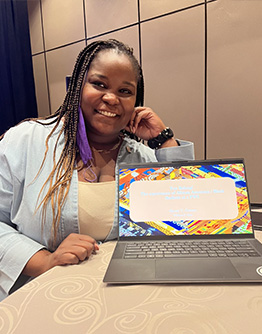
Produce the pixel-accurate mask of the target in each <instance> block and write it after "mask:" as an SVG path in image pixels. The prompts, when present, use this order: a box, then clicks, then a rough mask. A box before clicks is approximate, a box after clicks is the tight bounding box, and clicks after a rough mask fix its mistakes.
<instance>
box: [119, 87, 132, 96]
mask: <svg viewBox="0 0 262 334" xmlns="http://www.w3.org/2000/svg"><path fill="white" fill-rule="evenodd" d="M120 93H121V94H125V95H132V92H131V90H129V89H126V88H123V89H120Z"/></svg>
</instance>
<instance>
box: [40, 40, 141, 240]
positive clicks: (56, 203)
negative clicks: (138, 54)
mask: <svg viewBox="0 0 262 334" xmlns="http://www.w3.org/2000/svg"><path fill="white" fill-rule="evenodd" d="M110 49H113V50H114V51H116V52H117V53H119V54H124V55H126V56H128V58H129V59H130V61H131V63H132V65H133V68H134V70H135V74H136V78H137V92H136V102H135V106H142V105H143V100H144V80H143V73H142V69H141V67H140V65H139V63H138V61H137V59H136V58H135V56H134V54H133V49H132V48H130V47H129V46H127V45H125V44H123V43H122V42H119V41H117V40H115V39H110V40H106V41H95V42H93V43H91V44H89V45H88V46H86V47H85V48H84V49H83V50H82V51H81V52H80V53H79V55H78V57H77V60H76V63H75V66H74V69H73V73H72V76H71V79H70V82H69V86H68V90H67V93H66V96H65V99H64V102H63V104H62V105H61V107H60V108H59V109H58V110H57V111H56V112H55V113H54V114H53V115H50V116H47V117H45V118H44V119H45V120H47V119H49V120H50V122H49V123H48V124H53V123H55V126H54V128H53V129H52V131H51V132H50V134H49V135H48V137H47V139H46V143H45V144H46V151H45V155H44V159H43V162H42V165H41V167H40V170H41V168H42V167H43V164H44V161H45V159H46V155H47V151H48V142H49V139H50V138H51V136H52V134H53V133H54V132H55V130H56V129H57V127H58V126H59V124H60V121H61V120H62V119H63V121H62V124H63V126H62V129H61V131H60V133H59V135H58V138H57V141H56V145H55V149H54V152H53V160H54V166H53V169H52V171H51V173H50V174H49V176H48V178H47V180H46V181H45V183H44V185H43V186H42V188H41V190H40V193H39V196H40V194H41V193H42V192H43V189H44V188H45V186H46V185H47V184H49V188H48V191H47V193H46V195H45V197H44V198H43V200H42V201H41V203H40V204H39V206H38V209H39V208H40V206H43V224H44V221H45V218H46V209H47V205H48V203H49V202H50V203H51V207H52V214H53V222H52V233H53V236H54V239H53V240H54V241H53V242H54V243H55V240H56V238H57V231H58V227H59V221H60V217H61V208H62V207H63V204H64V203H65V199H66V197H67V195H68V192H69V187H70V183H71V179H72V176H73V171H74V169H75V168H76V158H77V153H78V147H77V127H78V118H79V113H78V107H79V103H80V95H81V90H82V85H83V81H84V78H85V75H86V73H87V72H88V70H89V68H90V65H91V63H92V61H93V60H94V59H95V58H96V56H97V55H98V53H99V52H101V51H103V50H110ZM35 120H36V121H37V122H38V123H41V120H39V119H35ZM41 124H42V123H41ZM126 134H128V135H130V134H129V133H126ZM62 135H64V147H63V150H62V152H61V155H60V157H59V159H58V161H57V162H55V154H56V149H57V145H58V142H59V139H60V137H61V136H62ZM131 136H132V135H131ZM40 170H39V172H38V174H39V173H40ZM43 224H42V229H43Z"/></svg>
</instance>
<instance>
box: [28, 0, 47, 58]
mask: <svg viewBox="0 0 262 334" xmlns="http://www.w3.org/2000/svg"><path fill="white" fill-rule="evenodd" d="M27 8H28V20H29V29H30V40H31V52H32V54H35V53H38V52H43V50H44V46H43V33H42V23H41V14H40V0H28V1H27Z"/></svg>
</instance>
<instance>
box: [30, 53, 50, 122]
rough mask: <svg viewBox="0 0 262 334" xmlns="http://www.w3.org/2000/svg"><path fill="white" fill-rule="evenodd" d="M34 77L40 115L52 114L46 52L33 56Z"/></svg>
mask: <svg viewBox="0 0 262 334" xmlns="http://www.w3.org/2000/svg"><path fill="white" fill-rule="evenodd" d="M32 60H33V69H34V79H35V93H36V101H37V110H38V116H40V117H42V116H47V115H49V114H50V111H49V102H48V92H47V82H46V69H45V60H44V54H43V53H42V54H39V55H36V56H33V57H32Z"/></svg>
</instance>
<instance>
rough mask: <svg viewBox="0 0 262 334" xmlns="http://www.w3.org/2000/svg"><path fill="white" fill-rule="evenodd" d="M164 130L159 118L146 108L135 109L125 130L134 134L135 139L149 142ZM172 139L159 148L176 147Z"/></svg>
mask: <svg viewBox="0 0 262 334" xmlns="http://www.w3.org/2000/svg"><path fill="white" fill-rule="evenodd" d="M165 128H166V126H165V124H164V123H163V121H162V120H161V118H160V117H159V116H158V115H157V114H156V113H155V112H154V111H153V110H152V109H151V108H147V107H137V108H135V111H134V112H133V114H132V116H131V119H130V122H129V125H128V126H127V127H126V130H128V131H130V132H132V133H134V134H135V135H136V136H137V137H139V138H141V139H144V140H149V139H151V138H155V137H157V136H158V135H159V133H160V132H161V131H163V130H164V129H165ZM177 145H178V144H177V142H176V140H174V139H173V138H171V139H169V140H167V141H166V142H165V143H164V144H163V145H162V146H161V147H168V146H177Z"/></svg>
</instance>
